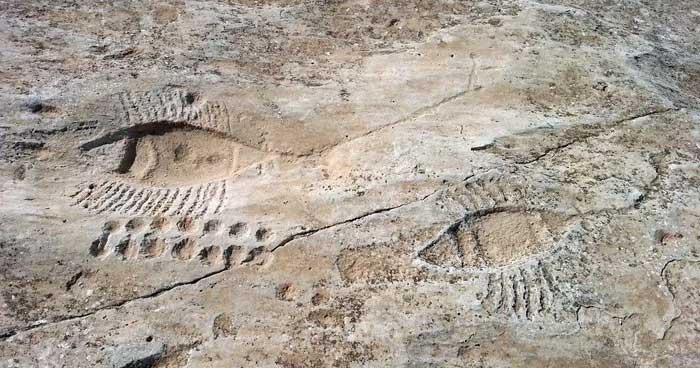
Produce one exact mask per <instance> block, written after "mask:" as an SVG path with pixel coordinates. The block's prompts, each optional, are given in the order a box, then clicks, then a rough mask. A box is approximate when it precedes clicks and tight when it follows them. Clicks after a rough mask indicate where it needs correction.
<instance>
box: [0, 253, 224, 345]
mask: <svg viewBox="0 0 700 368" xmlns="http://www.w3.org/2000/svg"><path fill="white" fill-rule="evenodd" d="M228 269H229V267H224V268H221V269H219V270H216V271H212V272H209V273H207V274H204V275H202V276H200V277H197V278H195V279H192V280H189V281H183V282H178V283H175V284H172V285H169V286H166V287H163V288H159V289H157V290H155V291H153V292H151V293H149V294H145V295H141V296H138V297H135V298H132V299H126V300H122V301H120V302H117V303H113V304H109V305H105V306H103V307H101V308H97V309H93V310H92V311H90V312H86V313H82V314H74V315H71V316H65V317H61V318H56V319H53V320H50V321H45V322H40V323H36V324H33V325H31V326H28V327H24V328H19V329H15V330H11V331H7V332H4V333H2V334H0V340H7V339H8V338H10V337H12V336H14V335H17V334H18V333H20V332H29V331H32V330H36V329H39V328H42V327H46V326H49V325H53V324H57V323H63V322H70V321H75V320H79V319H83V318H86V317H90V316H92V315H94V314H96V313H98V312H101V311H105V310H112V309H119V308H121V307H123V306H125V305H127V304H129V303H131V302H135V301H139V300H145V299H152V298H156V297H158V296H160V295H162V294H165V293H167V292H169V291H171V290H175V289H179V288H181V287H185V286H190V285H195V284H197V283H199V282H200V281H203V280H206V279H208V278H210V277H213V276H216V275H218V274H220V273H222V272H225V271H227V270H228Z"/></svg>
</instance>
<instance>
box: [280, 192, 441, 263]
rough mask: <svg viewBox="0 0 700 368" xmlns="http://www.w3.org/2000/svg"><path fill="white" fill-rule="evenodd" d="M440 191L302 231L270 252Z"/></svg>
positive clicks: (417, 200)
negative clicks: (320, 232)
mask: <svg viewBox="0 0 700 368" xmlns="http://www.w3.org/2000/svg"><path fill="white" fill-rule="evenodd" d="M438 191H440V189H436V190H434V191H433V192H431V193H430V194H428V195H425V196H423V197H421V198H418V199H416V200H413V201H410V202H406V203H402V204H400V205H398V206H393V207H387V208H380V209H377V210H374V211H370V212H367V213H364V214H362V215H359V216H356V217H353V218H349V219H347V220H343V221H340V222H336V223H333V224H330V225H326V226H322V227H319V228H316V229H309V230H304V231H300V232H298V233H295V234H292V235H290V236H288V237H286V238H284V239H282V241H280V242H279V243H277V245H275V246H274V247H273V248H272V249H271V250H270V252H274V251H275V250H277V249H278V248H281V247H283V246H285V245H287V244H288V243H290V242H291V241H293V240H297V239H301V238H306V237H309V236H311V235H313V234H316V233H317V232H319V231H323V230H328V229H330V228H333V227H336V226H340V225H345V224H349V223H352V222H355V221H359V220H362V219H364V218H366V217H369V216H373V215H378V214H380V213H385V212H389V211H393V210H396V209H399V208H401V207H404V206H408V205H410V204H413V203H417V202H421V201H424V200H426V199H428V197H430V196H432V195H433V194H435V193H437V192H438Z"/></svg>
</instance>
